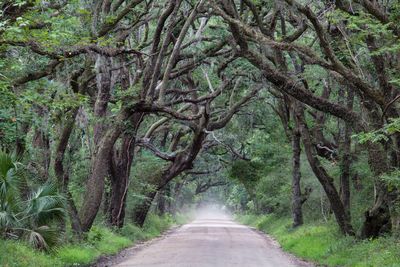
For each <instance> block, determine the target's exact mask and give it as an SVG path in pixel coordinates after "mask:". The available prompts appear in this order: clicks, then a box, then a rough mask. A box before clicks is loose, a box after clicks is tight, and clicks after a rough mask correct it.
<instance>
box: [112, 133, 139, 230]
mask: <svg viewBox="0 0 400 267" xmlns="http://www.w3.org/2000/svg"><path fill="white" fill-rule="evenodd" d="M134 139H135V136H132V135H128V134H126V135H124V137H123V138H122V141H121V147H120V149H119V150H116V151H114V153H112V159H111V161H112V163H111V164H110V166H111V171H110V178H111V179H110V182H111V192H110V202H109V206H108V223H109V224H110V225H112V226H116V227H119V228H121V227H122V226H123V224H124V219H125V206H126V197H127V192H128V186H129V175H130V170H131V165H132V162H133V157H134V155H133V154H134V147H135V140H134Z"/></svg>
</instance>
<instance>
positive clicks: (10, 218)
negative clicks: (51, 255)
mask: <svg viewBox="0 0 400 267" xmlns="http://www.w3.org/2000/svg"><path fill="white" fill-rule="evenodd" d="M25 186H26V185H25V184H24V183H23V177H22V174H21V171H20V170H19V169H18V163H16V162H14V161H13V158H12V157H11V156H10V155H8V154H7V153H5V152H3V151H0V234H1V235H2V236H4V237H9V238H24V239H26V240H27V241H28V242H29V243H30V244H31V245H33V246H34V247H36V248H41V249H49V248H50V247H52V246H54V245H56V244H57V243H58V240H59V237H60V232H59V230H58V229H57V228H56V227H57V224H54V223H56V222H60V221H62V220H64V217H65V201H64V198H63V197H62V196H61V195H60V194H59V193H58V192H57V187H56V186H55V185H54V184H52V183H50V182H49V183H47V184H44V185H41V186H39V187H37V188H36V190H33V191H32V192H31V193H30V194H29V196H28V197H27V198H26V199H24V198H23V195H22V194H23V193H24V191H25V194H26V191H27V189H26V188H25Z"/></svg>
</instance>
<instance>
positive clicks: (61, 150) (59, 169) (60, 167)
mask: <svg viewBox="0 0 400 267" xmlns="http://www.w3.org/2000/svg"><path fill="white" fill-rule="evenodd" d="M77 113H78V109H75V110H74V111H72V115H71V118H69V119H68V120H67V122H66V123H65V126H64V128H63V130H62V132H61V136H60V140H59V141H58V145H57V148H56V152H55V160H54V173H55V175H56V177H57V181H58V184H59V187H60V188H61V191H62V192H63V193H64V194H65V196H66V198H67V206H68V214H69V216H70V219H71V228H72V230H73V231H74V233H76V234H77V235H78V236H79V235H81V233H82V226H81V221H80V219H79V215H78V210H77V208H76V206H75V203H74V200H73V198H72V195H71V192H70V191H69V189H68V183H69V174H68V173H66V172H65V170H64V163H63V161H64V155H65V151H66V149H67V145H68V141H69V138H70V136H71V133H72V130H73V128H74V125H75V118H76V115H77Z"/></svg>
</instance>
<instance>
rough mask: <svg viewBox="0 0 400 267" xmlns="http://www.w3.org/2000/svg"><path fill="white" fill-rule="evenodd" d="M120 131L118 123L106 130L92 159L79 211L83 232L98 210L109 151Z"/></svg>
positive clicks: (90, 224)
mask: <svg viewBox="0 0 400 267" xmlns="http://www.w3.org/2000/svg"><path fill="white" fill-rule="evenodd" d="M121 131H122V125H121V124H120V123H117V125H114V127H113V128H110V129H109V130H108V131H106V133H105V134H104V135H103V137H102V138H101V141H100V143H99V146H98V151H97V153H96V155H95V158H94V159H93V165H92V171H91V174H90V176H89V179H88V180H87V182H86V194H85V197H84V200H83V205H82V209H81V212H80V218H81V221H82V230H83V231H85V232H87V231H89V230H90V228H91V227H92V224H93V222H94V219H95V218H96V215H97V212H98V211H99V208H100V205H101V201H102V197H103V192H104V179H105V178H106V175H107V174H108V171H109V167H110V166H109V163H110V162H109V157H110V153H111V151H112V148H113V146H114V144H115V142H116V141H117V139H118V137H119V135H120V134H121Z"/></svg>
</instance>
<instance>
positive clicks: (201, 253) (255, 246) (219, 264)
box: [114, 213, 312, 267]
mask: <svg viewBox="0 0 400 267" xmlns="http://www.w3.org/2000/svg"><path fill="white" fill-rule="evenodd" d="M114 266H119V267H122V266H124V267H126V266H137V267H147V266H149V267H150V266H151V267H167V266H168V267H169V266H170V267H225V266H226V267H228V266H243V267H253V266H254V267H255V266H257V267H260V266H264V267H269V266H270V267H292V266H307V267H308V266H312V265H311V264H309V263H306V262H302V261H300V260H298V259H296V258H294V257H293V256H291V255H288V254H286V253H284V252H282V250H281V249H279V247H278V246H277V244H276V243H275V242H274V241H273V240H272V239H270V238H268V237H267V236H265V235H262V234H260V233H257V232H256V231H254V230H252V229H250V228H248V227H246V226H243V225H240V224H237V223H235V222H233V221H232V220H231V219H230V218H229V217H228V216H226V215H224V214H218V213H216V214H209V213H208V214H204V215H203V216H199V217H198V218H197V219H196V220H194V221H193V222H192V223H190V224H186V225H184V226H182V227H180V228H179V229H177V230H176V231H174V232H173V233H171V234H169V235H167V236H166V237H165V238H163V239H161V240H158V241H155V242H153V243H151V244H150V245H149V246H146V247H144V248H142V249H139V250H138V251H136V252H134V253H132V255H127V257H126V258H125V259H124V261H122V262H120V263H119V264H117V265H114Z"/></svg>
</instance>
